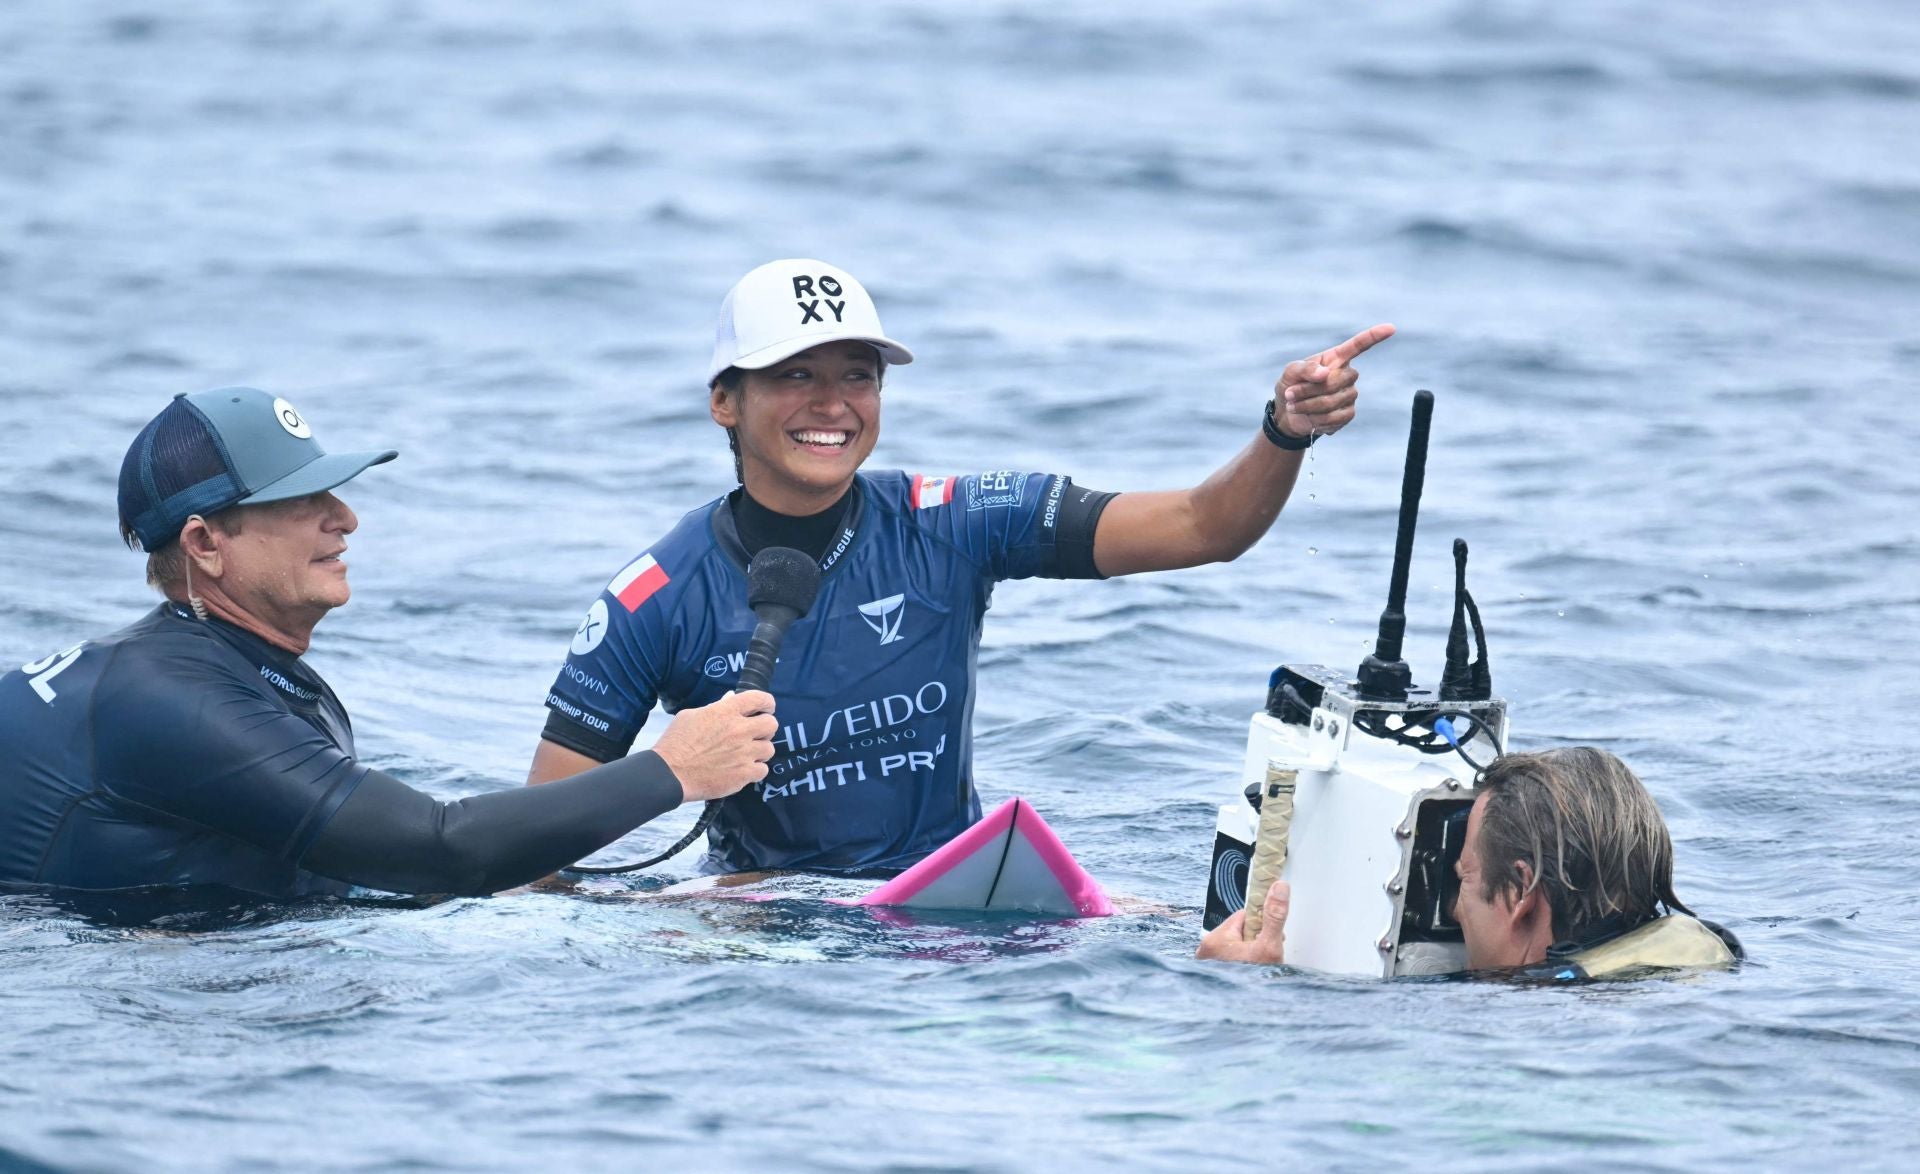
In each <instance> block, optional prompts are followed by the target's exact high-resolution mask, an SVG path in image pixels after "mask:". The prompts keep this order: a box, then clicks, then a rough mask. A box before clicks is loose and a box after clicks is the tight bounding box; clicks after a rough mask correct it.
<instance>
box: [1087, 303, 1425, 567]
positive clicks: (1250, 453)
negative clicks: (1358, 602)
mask: <svg viewBox="0 0 1920 1174" xmlns="http://www.w3.org/2000/svg"><path fill="white" fill-rule="evenodd" d="M1392 337H1393V327H1392V326H1391V325H1389V324H1387V323H1382V324H1380V325H1378V326H1374V327H1372V328H1370V329H1367V330H1363V331H1361V332H1360V333H1359V334H1356V335H1354V336H1353V337H1352V338H1350V339H1348V340H1347V341H1345V342H1343V343H1341V344H1340V345H1339V346H1336V347H1333V348H1331V349H1328V350H1324V351H1321V352H1320V353H1319V354H1316V355H1310V356H1308V357H1307V358H1304V359H1299V360H1297V361H1295V362H1292V363H1288V364H1287V365H1286V368H1285V369H1284V370H1282V371H1281V373H1280V380H1279V382H1277V383H1276V384H1274V389H1273V405H1272V409H1273V419H1274V422H1275V424H1276V425H1278V427H1279V429H1280V431H1281V432H1283V433H1285V434H1287V435H1288V436H1290V437H1295V438H1299V439H1305V438H1307V437H1310V436H1326V435H1329V434H1330V433H1334V432H1338V431H1339V430H1340V429H1342V428H1344V427H1346V425H1347V423H1348V422H1349V421H1351V420H1352V419H1353V414H1354V403H1355V402H1356V401H1357V400H1358V399H1359V394H1360V393H1359V388H1358V382H1359V378H1360V376H1359V373H1358V372H1356V371H1355V370H1354V369H1353V367H1352V362H1353V360H1354V359H1355V358H1356V357H1358V356H1359V355H1361V354H1363V353H1365V352H1366V351H1367V350H1368V349H1369V348H1371V347H1373V346H1374V345H1376V344H1377V343H1381V342H1385V341H1386V340H1387V339H1389V338H1392ZM1305 456H1306V453H1305V451H1304V450H1290V449H1284V448H1281V447H1280V446H1278V445H1276V444H1274V443H1273V442H1272V441H1270V440H1268V439H1267V438H1266V436H1264V435H1257V436H1255V437H1254V438H1253V440H1252V441H1251V442H1250V443H1248V445H1247V446H1246V447H1245V448H1243V449H1241V450H1240V452H1239V454H1238V455H1236V456H1235V457H1234V458H1233V459H1232V460H1230V461H1228V462H1227V463H1226V464H1225V465H1224V466H1222V467H1221V468H1220V469H1219V470H1218V471H1216V472H1215V473H1214V474H1213V475H1212V476H1210V477H1208V478H1207V479H1206V480H1205V481H1202V482H1201V483H1200V484H1198V485H1196V486H1194V487H1193V488H1191V489H1174V490H1165V491H1161V492H1151V493H1122V494H1120V495H1119V496H1118V497H1116V498H1114V499H1113V501H1112V502H1111V503H1109V504H1108V506H1107V508H1106V512H1105V513H1104V514H1102V515H1101V516H1100V526H1099V528H1098V529H1097V530H1096V531H1095V532H1094V539H1093V560H1094V562H1095V563H1096V564H1097V565H1098V566H1099V568H1100V572H1101V573H1102V574H1105V575H1131V574H1136V573H1138V572H1140V571H1169V570H1175V569H1177V568H1180V567H1193V566H1199V565H1200V564H1202V563H1216V562H1228V561H1231V560H1233V559H1236V558H1238V557H1240V556H1241V555H1242V554H1244V553H1246V551H1247V550H1248V549H1249V548H1250V547H1252V546H1253V544H1254V543H1255V542H1258V541H1259V540H1260V536H1261V535H1263V534H1265V533H1266V532H1267V530H1268V528H1269V527H1271V526H1272V525H1273V520H1274V519H1275V518H1277V517H1279V516H1280V507H1281V506H1283V505H1285V504H1286V502H1287V496H1288V494H1290V493H1291V492H1292V491H1293V483H1294V479H1295V478H1297V477H1298V476H1299V475H1300V464H1301V461H1302V460H1303V459H1304V457H1305Z"/></svg>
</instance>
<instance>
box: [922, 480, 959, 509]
mask: <svg viewBox="0 0 1920 1174" xmlns="http://www.w3.org/2000/svg"><path fill="white" fill-rule="evenodd" d="M952 500H953V478H951V477H929V476H927V475H925V474H924V473H915V474H914V475H913V508H914V509H917V510H924V509H931V508H932V507H934V506H937V505H946V504H947V503H948V502H950V501H952Z"/></svg>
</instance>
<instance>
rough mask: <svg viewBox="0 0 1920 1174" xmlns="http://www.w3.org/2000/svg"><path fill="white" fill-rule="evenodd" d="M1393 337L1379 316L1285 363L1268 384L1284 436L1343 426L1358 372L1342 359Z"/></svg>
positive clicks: (1354, 396)
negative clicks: (1376, 320)
mask: <svg viewBox="0 0 1920 1174" xmlns="http://www.w3.org/2000/svg"><path fill="white" fill-rule="evenodd" d="M1392 337H1393V325H1392V324H1391V323H1387V322H1382V323H1381V324H1380V325H1378V326H1374V327H1371V328H1369V329H1367V330H1362V331H1361V332H1360V333H1358V334H1356V335H1354V336H1353V337H1352V338H1350V339H1348V340H1347V341H1345V342H1343V343H1341V344H1340V345H1339V346H1337V347H1332V348H1330V349H1328V350H1324V351H1321V352H1320V353H1319V354H1317V355H1309V356H1308V357H1306V358H1304V359H1299V360H1296V361H1294V362H1291V363H1288V364H1287V366H1286V369H1285V370H1283V371H1281V372H1280V382H1278V383H1276V384H1274V386H1273V418H1274V420H1275V421H1276V422H1277V423H1278V424H1279V425H1280V431H1282V432H1285V433H1287V434H1288V435H1289V436H1309V435H1319V436H1326V435H1329V434H1331V433H1334V432H1338V431H1340V429H1342V428H1344V427H1346V426H1347V424H1348V423H1349V422H1351V421H1352V419H1353V405H1354V403H1355V402H1356V401H1357V400H1358V399H1359V398H1360V390H1359V387H1358V386H1357V385H1358V383H1359V381H1360V374H1359V372H1357V371H1355V370H1354V369H1353V368H1352V367H1351V366H1349V365H1348V364H1350V363H1352V362H1353V360H1354V359H1355V358H1357V357H1359V356H1360V355H1362V354H1364V353H1365V352H1366V351H1367V350H1369V349H1370V348H1372V347H1373V346H1374V345H1376V344H1378V343H1382V342H1385V341H1386V340H1388V339H1389V338H1392Z"/></svg>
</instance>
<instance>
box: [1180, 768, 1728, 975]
mask: <svg viewBox="0 0 1920 1174" xmlns="http://www.w3.org/2000/svg"><path fill="white" fill-rule="evenodd" d="M1476 791H1477V795H1476V797H1475V799H1474V802H1473V809H1472V811H1471V813H1470V814H1469V815H1468V817H1467V835H1466V841H1465V843H1464V845H1463V846H1462V848H1461V851H1460V860H1459V863H1458V864H1457V865H1456V866H1455V871H1456V872H1457V873H1458V875H1459V881H1460V888H1459V895H1458V897H1457V898H1456V900H1455V902H1454V907H1453V917H1454V920H1455V921H1457V922H1458V923H1459V925H1460V930H1461V934H1462V936H1463V937H1464V938H1465V939H1466V946H1467V967H1468V969H1470V970H1476V971H1494V970H1501V971H1509V972H1515V973H1518V974H1520V975H1522V976H1525V977H1532V978H1546V979H1556V980H1575V979H1583V978H1615V977H1623V976H1627V975H1634V974H1642V973H1647V972H1650V971H1654V970H1661V969H1691V968H1701V967H1721V966H1730V965H1732V964H1733V963H1734V962H1736V961H1738V960H1739V959H1740V958H1741V957H1743V952H1742V950H1741V948H1740V943H1739V941H1738V940H1736V939H1735V938H1734V936H1733V935H1732V934H1731V933H1729V932H1727V931H1726V930H1725V929H1723V928H1722V927H1720V926H1718V925H1715V924H1713V923H1712V922H1709V921H1702V920H1700V919H1698V918H1696V917H1694V916H1692V913H1691V911H1690V910H1688V909H1687V907H1686V906H1685V905H1682V904H1681V903H1680V900H1679V898H1678V897H1676V896H1674V893H1673V841H1672V839H1671V837H1670V836H1669V835H1668V834H1667V825H1666V821H1665V820H1664V819H1662V818H1661V816H1660V809H1659V807H1657V806H1656V805H1655V804H1654V802H1653V796H1652V795H1650V794H1648V793H1647V789H1646V787H1644V786H1643V785H1641V782H1640V780H1639V779H1638V778H1637V777H1635V775H1634V773H1633V771H1631V770H1629V769H1628V768H1627V764H1626V763H1624V762H1621V761H1620V760H1619V759H1618V758H1616V757H1614V756H1613V755H1612V754H1609V753H1607V752H1606V751H1605V750H1598V749H1595V748H1593V747H1588V746H1580V747H1572V748H1567V749H1560V750H1545V751H1539V752H1535V753H1530V754H1509V755H1506V756H1504V757H1501V758H1499V759H1496V760H1495V761H1494V763H1493V765H1492V766H1490V767H1488V768H1487V771H1486V773H1485V774H1484V775H1482V776H1481V779H1480V782H1479V784H1478V786H1477V787H1476ZM1288 897H1289V893H1288V889H1287V885H1286V884H1285V883H1277V884H1275V885H1274V886H1273V889H1272V890H1271V891H1270V892H1269V893H1268V894H1267V899H1266V904H1265V906H1264V907H1263V910H1264V913H1263V923H1262V925H1261V927H1260V933H1259V934H1258V935H1257V936H1256V937H1255V938H1254V939H1253V940H1251V941H1247V940H1243V932H1244V931H1243V927H1244V924H1245V921H1246V913H1245V911H1244V910H1243V911H1241V912H1238V913H1235V914H1234V915H1233V916H1232V917H1229V918H1228V919H1227V920H1226V921H1224V922H1221V923H1220V925H1219V926H1218V927H1216V928H1215V929H1214V930H1213V932H1211V933H1209V934H1208V935H1207V936H1206V938H1205V939H1203V940H1202V941H1201V943H1200V950H1199V956H1200V957H1201V958H1212V959H1219V960H1223V961H1229V962H1262V963H1280V962H1284V961H1285V960H1286V959H1285V952H1286V951H1285V946H1286V923H1287V901H1288ZM1661 908H1664V909H1665V910H1666V912H1665V913H1664V914H1662V913H1661V911H1660V910H1661Z"/></svg>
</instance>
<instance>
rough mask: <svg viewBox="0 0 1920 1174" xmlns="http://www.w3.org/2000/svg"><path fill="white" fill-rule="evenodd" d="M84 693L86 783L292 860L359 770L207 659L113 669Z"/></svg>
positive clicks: (358, 775)
mask: <svg viewBox="0 0 1920 1174" xmlns="http://www.w3.org/2000/svg"><path fill="white" fill-rule="evenodd" d="M94 705H95V709H94V729H95V731H96V733H95V737H94V780H95V783H96V785H98V786H100V787H102V788H104V789H106V790H108V791H111V792H113V793H114V794H115V795H117V796H119V797H120V798H122V799H124V800H125V801H127V802H129V803H133V804H137V805H139V806H142V807H145V808H148V809H150V810H153V811H156V812H159V813H161V814H163V815H165V816H168V817H171V818H173V819H177V820H183V821H185V822H187V823H192V824H197V825H199V826H201V827H204V828H208V829H211V830H213V831H216V832H219V833H222V834H224V835H228V836H232V837H234V838H235V839H238V840H242V841H245V842H246V843H248V844H251V845H253V846H254V847H255V848H258V849H260V850H261V851H263V852H266V853H268V854H269V855H271V856H273V857H276V858H278V859H282V860H287V861H298V860H299V859H300V857H301V855H302V854H303V853H305V852H306V850H307V848H308V846H309V845H311V844H312V842H313V837H314V835H315V834H316V833H317V832H318V831H319V830H320V828H321V827H322V826H324V825H325V824H326V822H327V820H328V819H329V818H330V817H331V816H332V815H333V813H334V812H335V811H337V810H338V809H339V807H340V805H341V804H342V803H343V802H345V801H346V799H347V797H348V796H349V795H351V794H352V793H353V790H354V788H355V787H357V786H359V784H360V782H361V780H362V779H364V778H365V777H366V774H367V768H366V767H364V766H362V765H360V764H359V763H358V762H356V761H355V760H354V759H353V758H352V757H351V756H350V755H348V754H346V753H344V752H343V751H342V750H341V749H340V748H339V747H337V746H335V745H334V744H333V742H332V741H330V740H329V739H328V738H327V737H325V736H324V735H323V734H321V733H320V731H318V730H316V729H315V728H314V727H312V726H311V725H308V724H307V723H306V722H305V721H304V720H302V719H301V718H300V717H298V716H296V715H295V714H292V713H289V712H287V711H286V710H285V709H283V708H281V707H280V706H279V705H277V704H275V703H274V701H273V700H272V699H271V698H269V697H265V696H262V695H261V694H260V693H259V692H258V691H257V690H255V689H253V688H251V687H249V685H248V684H247V683H246V682H243V681H239V680H235V679H234V678H233V676H232V675H231V673H230V671H229V670H226V669H224V668H222V667H221V666H219V665H217V664H214V663H211V662H208V663H202V662H199V661H196V660H193V659H188V658H179V659H176V660H173V661H170V662H169V663H168V664H167V666H166V671H165V672H164V673H160V672H133V671H129V672H120V673H115V674H112V675H111V676H110V677H108V678H107V679H106V680H105V681H103V682H102V684H101V686H100V689H99V691H98V692H97V693H96V694H95V700H94Z"/></svg>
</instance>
